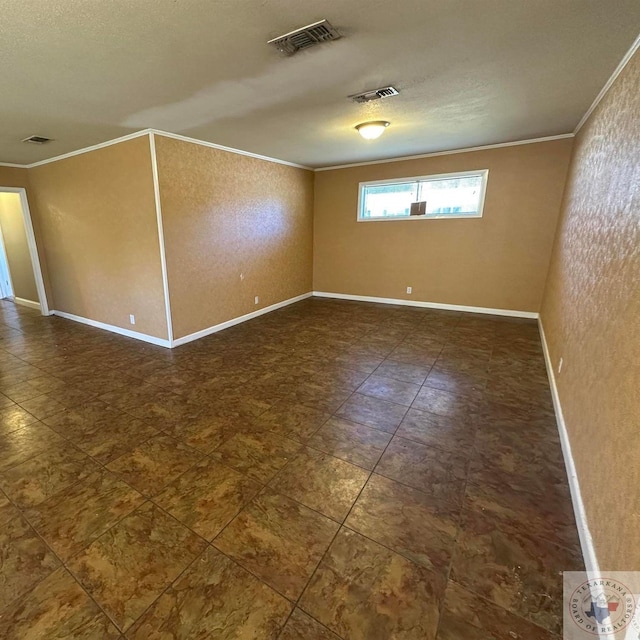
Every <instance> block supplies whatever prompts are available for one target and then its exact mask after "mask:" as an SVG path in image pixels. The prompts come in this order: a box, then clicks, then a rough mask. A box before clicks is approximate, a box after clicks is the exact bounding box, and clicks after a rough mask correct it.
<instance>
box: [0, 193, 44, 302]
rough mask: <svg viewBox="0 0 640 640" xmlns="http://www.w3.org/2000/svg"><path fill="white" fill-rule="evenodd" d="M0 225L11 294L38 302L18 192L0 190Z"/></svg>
mask: <svg viewBox="0 0 640 640" xmlns="http://www.w3.org/2000/svg"><path fill="white" fill-rule="evenodd" d="M0 229H2V237H3V240H4V248H5V252H6V254H7V262H8V263H9V271H10V272H11V283H12V284H13V295H14V296H15V297H17V298H23V299H24V300H30V301H31V302H36V303H39V302H40V299H39V296H38V289H37V287H36V279H35V276H34V275H33V264H32V263H31V253H30V252H29V243H28V242H27V232H26V230H25V226H24V218H23V216H22V204H21V202H20V194H18V193H0Z"/></svg>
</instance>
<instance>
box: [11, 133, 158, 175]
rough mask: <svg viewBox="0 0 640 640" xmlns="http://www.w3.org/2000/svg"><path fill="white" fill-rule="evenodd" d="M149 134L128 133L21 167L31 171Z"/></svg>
mask: <svg viewBox="0 0 640 640" xmlns="http://www.w3.org/2000/svg"><path fill="white" fill-rule="evenodd" d="M149 133H150V129H143V130H142V131H136V132H135V133H130V134H129V135H126V136H121V137H120V138H114V139H113V140H107V141H105V142H100V143H98V144H94V145H92V146H90V147H84V148H83V149H77V150H76V151H69V153H63V154H62V155H60V156H55V157H53V158H47V159H46V160H39V161H38V162H32V163H31V164H25V165H23V168H24V169H33V168H35V167H41V166H42V165H44V164H50V163H51V162H58V161H59V160H66V159H67V158H73V157H74V156H80V155H82V154H83V153H89V152H90V151H97V150H98V149H104V148H105V147H110V146H112V145H114V144H120V143H121V142H126V141H127V140H134V139H135V138H140V137H142V136H146V135H149Z"/></svg>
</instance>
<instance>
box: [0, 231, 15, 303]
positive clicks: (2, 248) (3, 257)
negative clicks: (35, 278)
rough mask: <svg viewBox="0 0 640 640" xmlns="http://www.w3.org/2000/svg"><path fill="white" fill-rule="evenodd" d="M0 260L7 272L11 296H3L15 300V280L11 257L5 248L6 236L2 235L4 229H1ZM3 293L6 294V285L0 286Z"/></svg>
mask: <svg viewBox="0 0 640 640" xmlns="http://www.w3.org/2000/svg"><path fill="white" fill-rule="evenodd" d="M0 252H1V253H0V260H2V262H3V263H4V264H3V268H4V269H6V270H7V281H8V282H7V284H8V285H9V294H8V295H3V296H2V297H3V298H13V280H12V279H11V269H9V257H8V256H7V249H6V247H5V246H4V235H3V234H2V227H0ZM0 289H1V293H2V294H4V293H5V291H4V285H0Z"/></svg>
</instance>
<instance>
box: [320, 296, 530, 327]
mask: <svg viewBox="0 0 640 640" xmlns="http://www.w3.org/2000/svg"><path fill="white" fill-rule="evenodd" d="M313 295H314V296H316V297H317V298H335V299H336V300H354V301H357V302H377V303H378V304H393V305H400V306H404V307H423V308H426V309H443V310H446V311H463V312H465V313H484V314H487V315H492V316H508V317H511V318H530V319H532V320H535V319H537V318H538V313H537V312H536V311H518V310H514V309H493V308H491V307H468V306H465V305H461V304H445V303H443V302H424V301H422V300H404V299H402V298H376V297H374V296H356V295H351V294H348V293H328V292H327V291H314V292H313Z"/></svg>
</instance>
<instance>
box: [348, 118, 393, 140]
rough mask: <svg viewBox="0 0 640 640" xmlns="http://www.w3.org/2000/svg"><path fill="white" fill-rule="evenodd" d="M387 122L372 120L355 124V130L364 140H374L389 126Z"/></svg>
mask: <svg viewBox="0 0 640 640" xmlns="http://www.w3.org/2000/svg"><path fill="white" fill-rule="evenodd" d="M389 124H390V123H389V122H387V121H386V120H374V121H373V122H363V123H362V124H357V125H356V131H357V132H358V133H359V134H360V135H361V136H362V137H363V138H364V139H365V140H375V139H376V138H379V137H380V136H381V135H382V134H383V133H384V130H385V129H386V128H387V127H388V126H389Z"/></svg>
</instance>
